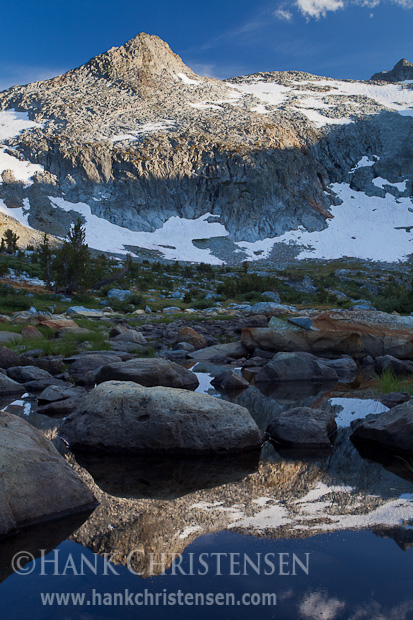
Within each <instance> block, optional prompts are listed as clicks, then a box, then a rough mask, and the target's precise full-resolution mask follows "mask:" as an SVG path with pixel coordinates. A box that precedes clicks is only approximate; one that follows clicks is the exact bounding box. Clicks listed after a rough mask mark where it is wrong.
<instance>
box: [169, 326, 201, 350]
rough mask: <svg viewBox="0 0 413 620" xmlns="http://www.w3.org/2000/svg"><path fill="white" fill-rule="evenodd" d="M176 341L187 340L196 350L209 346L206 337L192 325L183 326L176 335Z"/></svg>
mask: <svg viewBox="0 0 413 620" xmlns="http://www.w3.org/2000/svg"><path fill="white" fill-rule="evenodd" d="M176 342H187V343H188V344H190V345H192V346H193V347H194V349H195V350H198V349H204V348H205V347H206V346H207V342H206V340H205V338H204V337H203V336H202V335H201V334H199V333H198V332H197V331H195V330H194V329H192V327H181V329H180V330H179V331H178V335H177V337H176Z"/></svg>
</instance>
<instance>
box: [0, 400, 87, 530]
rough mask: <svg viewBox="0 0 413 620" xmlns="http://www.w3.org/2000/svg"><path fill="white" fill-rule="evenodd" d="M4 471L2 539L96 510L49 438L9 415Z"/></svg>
mask: <svg viewBox="0 0 413 620" xmlns="http://www.w3.org/2000/svg"><path fill="white" fill-rule="evenodd" d="M0 470H1V472H2V483H1V484H0V506H1V511H0V536H5V535H7V534H10V533H11V532H14V531H16V530H18V529H20V528H22V527H24V526H27V525H30V524H34V523H39V522H42V521H48V520H52V519H57V518H59V517H62V516H64V515H68V514H71V513H75V512H81V511H86V510H87V509H90V508H91V507H93V506H95V505H96V500H95V498H94V496H93V495H92V493H91V492H90V491H89V489H88V488H87V487H86V485H85V484H84V483H83V482H82V481H81V480H80V478H79V477H78V476H77V474H76V473H75V472H74V471H73V469H72V468H71V467H70V466H69V465H68V464H67V463H66V461H65V460H64V459H63V458H62V457H61V456H60V454H59V453H58V452H57V450H56V448H55V447H54V446H53V444H52V443H51V442H50V441H48V440H47V439H46V438H45V436H44V435H43V433H42V432H40V431H39V430H37V429H36V428H34V427H33V426H31V425H30V424H28V423H27V422H25V421H24V420H22V419H21V418H19V417H17V416H14V415H11V414H8V413H5V412H3V413H2V414H1V416H0Z"/></svg>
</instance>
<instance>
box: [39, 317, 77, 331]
mask: <svg viewBox="0 0 413 620" xmlns="http://www.w3.org/2000/svg"><path fill="white" fill-rule="evenodd" d="M39 325H43V326H44V327H50V329H54V330H56V331H57V330H58V329H63V328H64V327H78V325H77V323H75V322H74V321H72V319H64V318H59V319H46V320H42V321H40V322H39Z"/></svg>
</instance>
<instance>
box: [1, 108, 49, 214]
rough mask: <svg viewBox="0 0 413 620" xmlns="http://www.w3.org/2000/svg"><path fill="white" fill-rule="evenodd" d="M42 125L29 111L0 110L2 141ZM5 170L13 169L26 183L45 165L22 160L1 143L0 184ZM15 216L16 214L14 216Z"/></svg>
mask: <svg viewBox="0 0 413 620" xmlns="http://www.w3.org/2000/svg"><path fill="white" fill-rule="evenodd" d="M35 127H42V125H41V124H40V123H36V122H35V121H31V120H29V117H28V114H27V112H16V111H15V110H5V111H3V112H0V142H3V141H4V140H9V139H10V138H15V137H16V136H18V135H19V133H21V132H22V131H24V130H25V129H33V128H35ZM5 170H11V171H12V172H13V174H14V178H15V179H16V181H22V182H23V183H25V184H26V185H30V184H31V182H32V181H31V180H30V179H31V177H32V176H33V175H34V174H35V173H36V172H43V171H44V168H43V166H39V165H38V164H31V163H30V162H29V161H24V160H20V158H19V157H14V156H13V155H10V154H9V153H6V148H5V146H4V145H2V144H0V184H1V183H2V180H1V175H2V174H3V172H4V171H5ZM13 217H14V216H13Z"/></svg>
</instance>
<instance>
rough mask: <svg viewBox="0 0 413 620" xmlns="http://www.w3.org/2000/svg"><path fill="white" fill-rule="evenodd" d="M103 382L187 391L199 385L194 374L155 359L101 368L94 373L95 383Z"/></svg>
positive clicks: (118, 363) (168, 362) (143, 359)
mask: <svg viewBox="0 0 413 620" xmlns="http://www.w3.org/2000/svg"><path fill="white" fill-rule="evenodd" d="M104 381H133V382H135V383H139V384H140V385H144V386H146V387H153V386H156V385H163V386H165V387H174V388H186V389H188V390H192V389H195V388H197V387H198V385H199V381H198V379H197V376H196V374H195V373H193V372H191V371H190V370H187V369H186V368H184V367H183V366H180V365H179V364H175V363H174V362H170V361H168V360H164V359H157V358H148V359H146V358H138V359H131V360H128V361H127V362H115V363H113V364H107V365H106V366H102V368H100V370H98V371H97V373H96V383H103V382H104Z"/></svg>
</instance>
